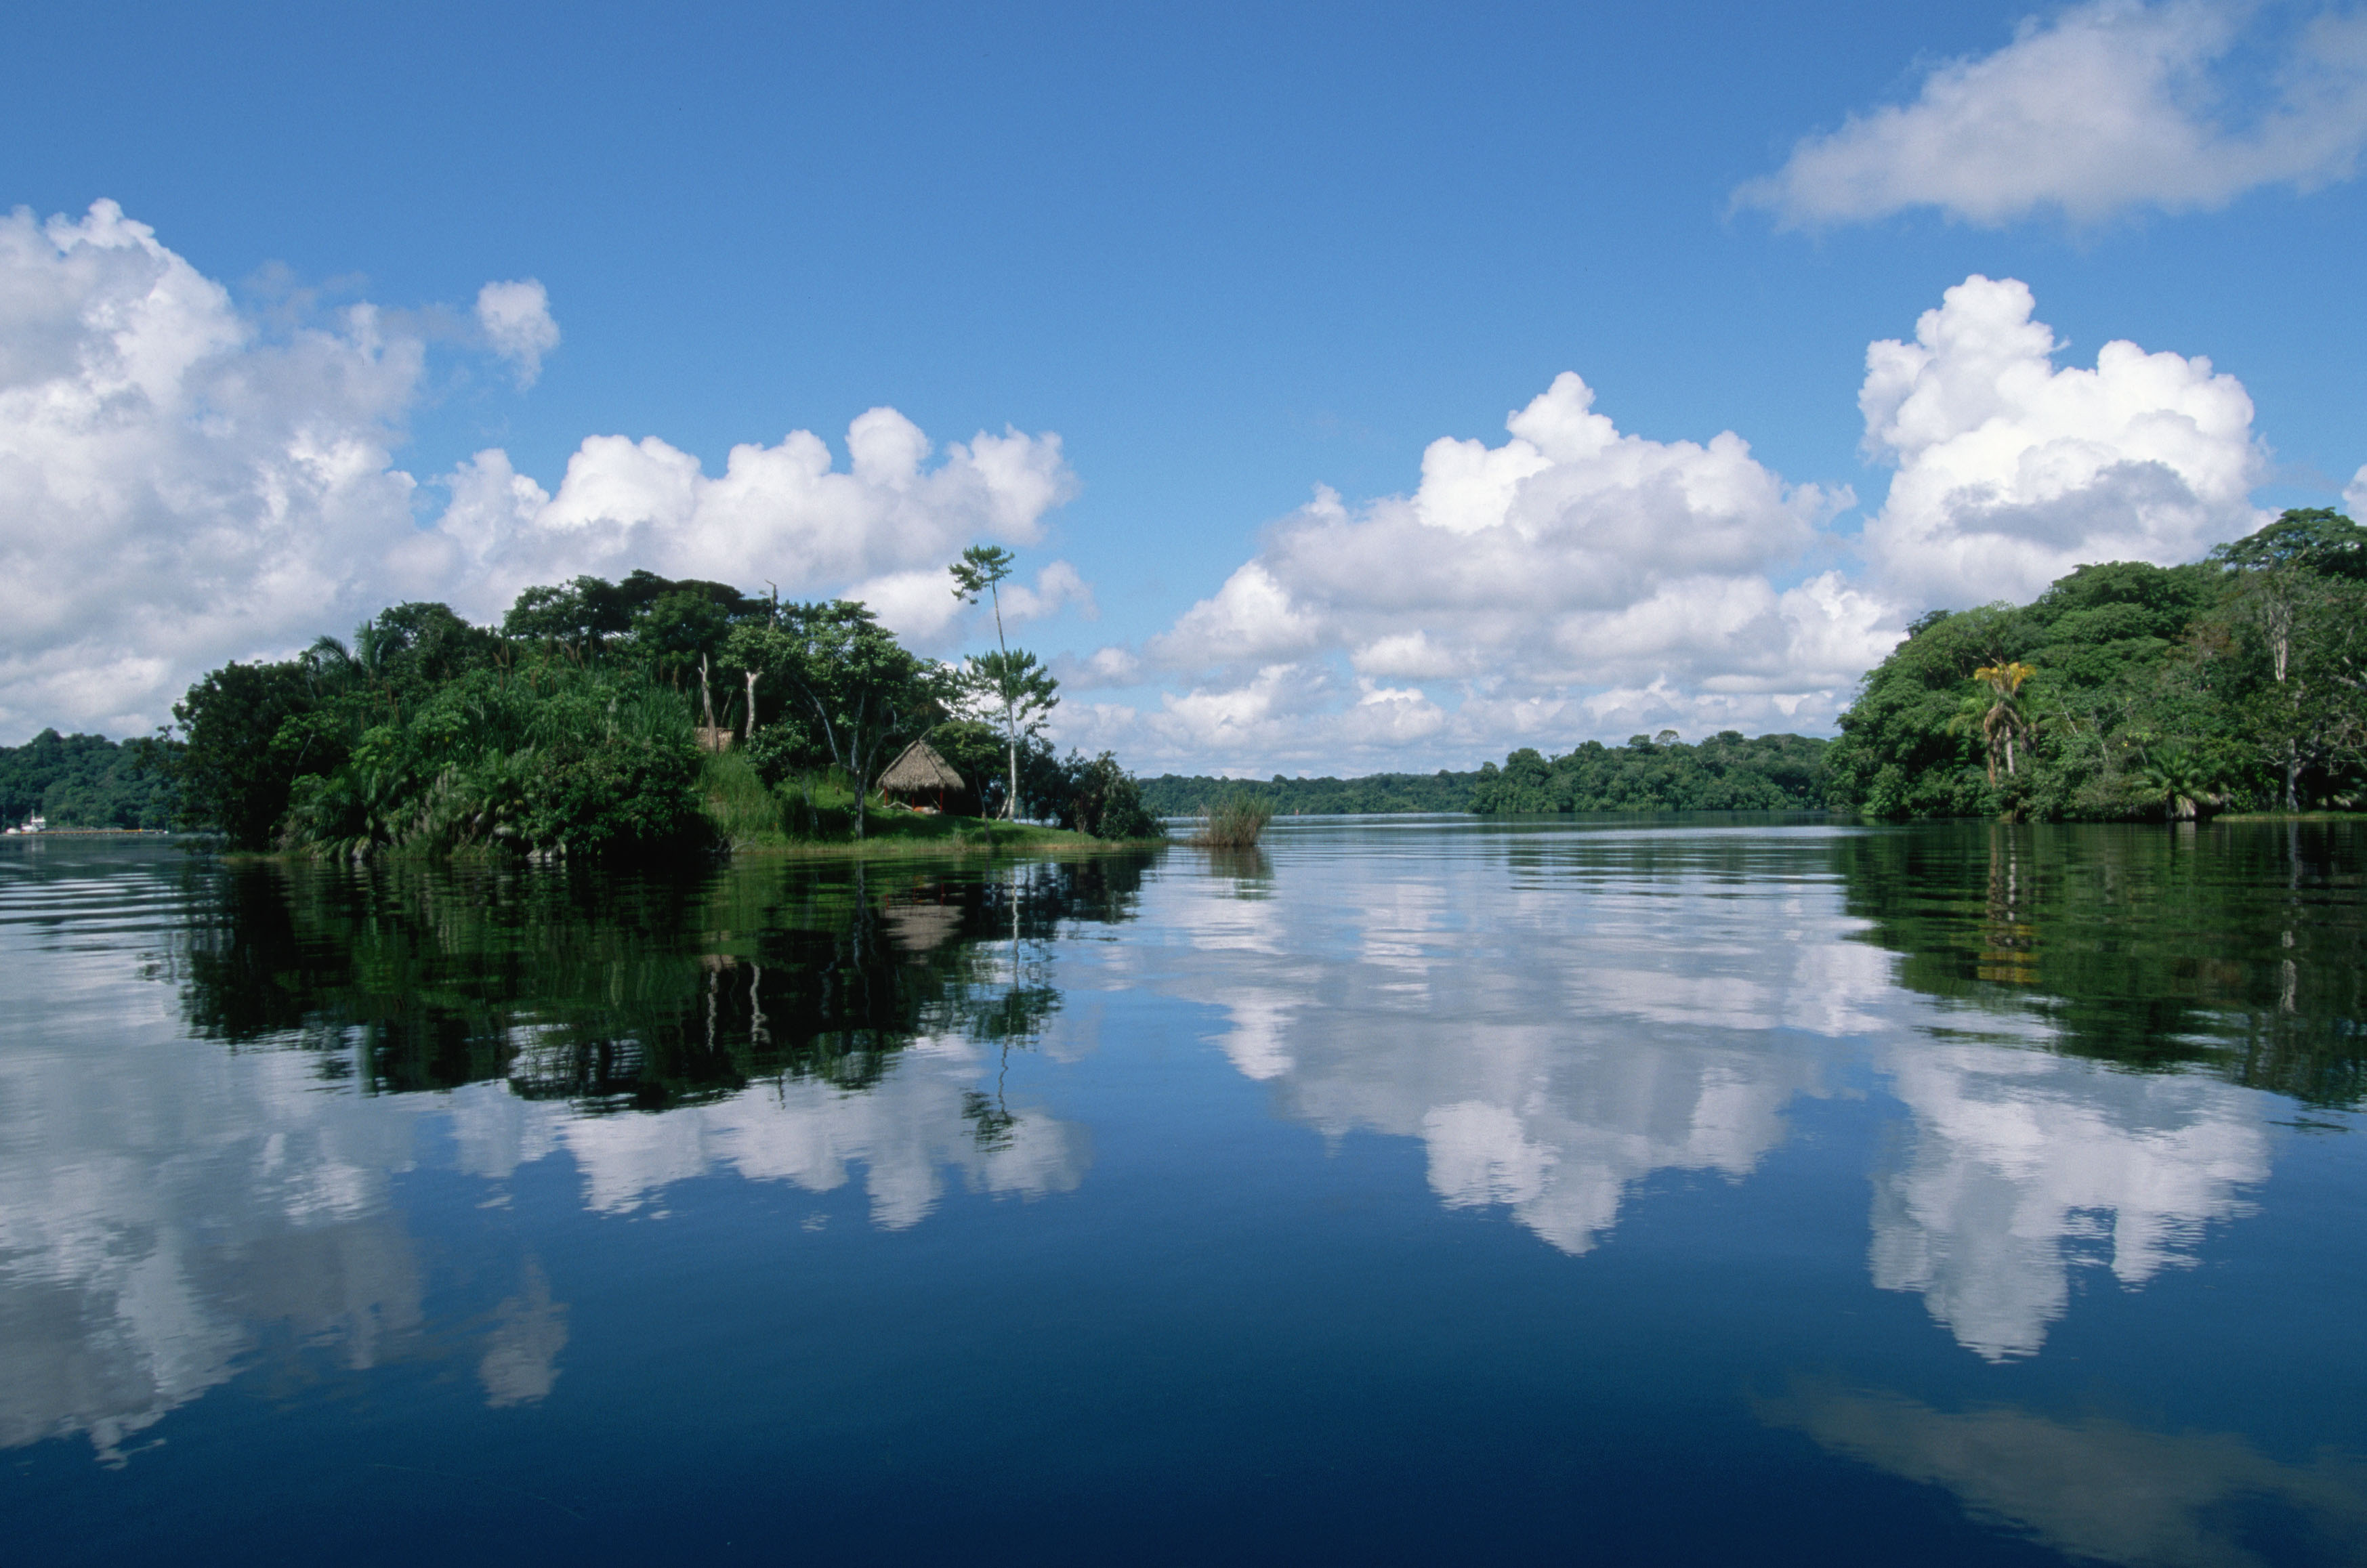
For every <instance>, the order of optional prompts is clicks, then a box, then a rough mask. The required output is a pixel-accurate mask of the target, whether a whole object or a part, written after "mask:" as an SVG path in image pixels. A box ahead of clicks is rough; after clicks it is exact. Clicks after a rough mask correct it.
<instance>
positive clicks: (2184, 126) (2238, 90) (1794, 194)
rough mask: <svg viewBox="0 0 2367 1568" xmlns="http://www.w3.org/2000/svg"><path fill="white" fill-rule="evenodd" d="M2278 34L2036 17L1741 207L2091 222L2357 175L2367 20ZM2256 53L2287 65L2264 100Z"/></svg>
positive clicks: (2193, 5)
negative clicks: (2245, 63)
mask: <svg viewBox="0 0 2367 1568" xmlns="http://www.w3.org/2000/svg"><path fill="white" fill-rule="evenodd" d="M2277 20H2278V15H2277V13H2276V12H2274V11H2271V10H2267V9H2264V8H2262V7H2259V6H2248V5H2236V4H2223V3H2216V0H2177V3H2172V4H2167V5H2151V6H2148V5H2144V4H2138V3H2135V0H2095V3H2093V4H2090V5H2085V6H2075V7H2073V8H2071V9H2069V10H2067V11H2065V12H2064V13H2062V14H2061V15H2060V16H2058V17H2055V18H2054V19H2053V20H2051V21H2045V22H2041V21H2039V20H2038V19H2036V18H2034V17H2033V18H2031V19H2028V20H2025V21H2024V22H2023V23H2022V25H2021V27H2020V28H2017V29H2016V31H2015V34H2014V39H2013V41H2012V42H2011V43H2010V44H2008V45H2007V46H2006V47H2004V48H2003V49H2000V50H1999V51H1996V52H1995V53H1992V54H1987V55H1982V56H1979V57H1977V58H1971V59H1959V60H1951V61H1948V62H1943V63H1942V64H1940V65H1938V66H1936V67H1935V68H1934V69H1932V70H1931V72H1930V73H1929V74H1928V75H1926V76H1925V78H1924V80H1923V83H1922V86H1921V89H1920V92H1918V93H1917V95H1916V96H1915V97H1914V99H1913V101H1912V102H1909V103H1905V104H1891V105H1885V106H1882V107H1877V108H1874V109H1872V110H1870V111H1868V112H1865V113H1863V114H1855V115H1852V116H1851V117H1850V118H1849V119H1848V121H1847V122H1846V123H1845V124H1844V125H1843V126H1842V127H1841V128H1840V130H1835V131H1832V132H1830V133H1829V134H1826V135H1821V136H1812V137H1809V138H1807V139H1806V140H1805V141H1801V142H1800V143H1799V145H1798V146H1796V147H1795V148H1794V149H1793V152H1792V155H1791V157H1790V158H1789V159H1788V160H1787V161H1786V162H1785V163H1784V166H1783V167H1782V168H1781V169H1779V170H1777V171H1776V172H1775V173H1774V174H1772V175H1768V176H1766V177H1765V178H1762V179H1759V180H1754V181H1752V182H1750V184H1748V185H1745V186H1743V187H1742V188H1741V189H1740V190H1739V191H1738V192H1737V193H1736V200H1737V202H1738V205H1742V206H1747V207H1756V208H1762V209H1767V210H1769V211H1771V212H1772V213H1773V214H1774V215H1775V216H1776V218H1777V219H1778V220H1779V221H1782V222H1784V223H1786V224H1791V225H1803V226H1806V225H1820V224H1829V223H1837V222H1850V221H1863V220H1871V219H1876V218H1882V217H1886V216H1888V215H1890V214H1893V213H1897V212H1901V211H1905V210H1907V209H1910V208H1933V209H1938V210H1940V211H1942V212H1943V213H1946V214H1947V215H1949V216H1950V217H1953V218H1957V219H1961V220H1967V221H1970V222H1974V223H1981V224H1999V223H2004V222H2008V221H2010V220H2015V219H2020V218H2024V217H2027V216H2029V215H2031V214H2032V213H2033V212H2037V211H2040V210H2044V209H2053V210H2058V211H2060V212H2062V213H2063V214H2065V215H2066V216H2067V217H2068V218H2070V219H2071V220H2074V221H2078V222H2092V221H2096V220H2102V219H2105V218H2108V217H2111V216H2112V215H2113V214H2116V213H2119V212H2122V211H2124V210H2128V209H2136V208H2154V209H2161V210H2165V211H2172V212H2176V211H2184V210H2191V209H2210V208H2216V207H2221V206H2224V205H2225V204H2226V203H2227V202H2229V201H2231V200H2233V199H2235V198H2236V197H2238V196H2241V195H2243V194H2244V193H2245V192H2247V191H2249V190H2253V189H2256V188H2259V187H2260V186H2271V185H2290V186H2296V187H2299V188H2302V189H2305V190H2306V189H2308V188H2311V187H2313V186H2320V185H2324V184H2326V183H2327V182H2330V181H2334V180H2340V179H2347V178H2349V177H2350V175H2351V173H2352V172H2353V170H2354V168H2355V166H2356V164H2357V161H2358V156H2359V152H2360V149H2361V146H2363V145H2367V16H2362V15H2361V14H2358V13H2350V14H2344V15H2331V14H2330V15H2326V16H2321V17H2317V18H2316V19H2314V20H2313V21H2311V22H2309V23H2308V24H2307V25H2306V26H2305V27H2302V28H2299V29H2298V31H2297V32H2296V33H2295V34H2294V36H2293V37H2292V38H2290V39H2275V38H2273V37H2271V36H2269V32H2268V29H2270V28H2273V27H2274V25H2275V24H2276V22H2277ZM2248 48H2249V49H2257V48H2267V49H2269V50H2271V51H2277V52H2278V53H2280V54H2281V56H2282V58H2281V62H2280V63H2279V65H2278V67H2277V68H2276V69H2275V70H2274V71H2273V72H2272V73H2271V78H2272V79H2271V82H2270V84H2269V85H2267V86H2266V87H2265V88H2263V89H2262V90H2259V91H2257V92H2255V91H2248V90H2246V89H2245V88H2244V87H2243V86H2242V85H2241V76H2242V73H2241V72H2240V71H2239V70H2238V69H2237V64H2236V61H2237V58H2238V57H2239V56H2240V55H2242V54H2243V53H2244V52H2246V51H2247V50H2248Z"/></svg>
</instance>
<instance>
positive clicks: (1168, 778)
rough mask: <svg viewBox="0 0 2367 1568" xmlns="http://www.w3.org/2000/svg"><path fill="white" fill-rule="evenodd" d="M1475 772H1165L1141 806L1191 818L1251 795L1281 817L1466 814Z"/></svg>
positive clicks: (1146, 784)
mask: <svg viewBox="0 0 2367 1568" xmlns="http://www.w3.org/2000/svg"><path fill="white" fill-rule="evenodd" d="M1478 777H1479V775H1478V774H1477V773H1448V772H1446V771H1445V770H1444V768H1442V769H1440V770H1439V771H1438V772H1437V773H1366V774H1365V775H1364V776H1363V777H1362V778H1353V779H1335V778H1320V779H1294V778H1285V777H1284V776H1283V775H1282V774H1280V773H1276V774H1275V775H1274V777H1273V778H1272V779H1270V780H1267V781H1265V782H1264V783H1260V782H1258V781H1257V780H1254V779H1249V780H1243V779H1217V778H1209V777H1207V776H1206V774H1194V775H1185V774H1182V773H1162V774H1161V775H1160V776H1159V777H1157V778H1155V779H1145V780H1143V781H1142V799H1143V804H1145V805H1146V806H1148V807H1150V809H1151V810H1152V811H1154V812H1156V813H1158V814H1159V815H1160V816H1161V817H1191V816H1195V815H1196V814H1198V813H1199V812H1201V811H1204V810H1206V809H1207V808H1208V807H1212V806H1214V805H1216V804H1217V802H1218V801H1221V800H1229V799H1232V798H1233V797H1235V796H1237V795H1248V796H1251V797H1253V798H1256V799H1259V800H1263V801H1265V802H1266V803H1267V804H1268V805H1271V806H1272V807H1274V815H1275V816H1277V817H1293V816H1308V817H1316V816H1332V815H1351V816H1353V815H1368V814H1371V813H1374V812H1381V811H1468V810H1470V809H1471V785H1472V784H1473V783H1474V782H1476V781H1477V780H1478Z"/></svg>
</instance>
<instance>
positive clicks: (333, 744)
mask: <svg viewBox="0 0 2367 1568" xmlns="http://www.w3.org/2000/svg"><path fill="white" fill-rule="evenodd" d="M989 586H991V584H990V585H989ZM1022 660H1025V655H1021V654H1017V653H1014V654H1012V655H1008V656H1005V658H1004V659H1003V660H1002V663H1001V664H1000V666H992V667H990V673H989V674H988V675H986V676H984V677H981V676H980V673H979V672H978V671H977V670H976V668H974V667H972V668H957V667H953V666H948V665H944V664H940V663H937V662H935V661H934V660H925V659H922V658H920V657H919V656H917V655H915V654H913V653H912V652H911V651H910V650H909V649H905V648H904V647H903V646H902V645H901V644H900V643H899V642H898V641H897V640H896V638H895V637H893V636H892V635H891V634H890V633H889V631H888V630H887V629H886V628H885V627H883V626H880V625H879V624H878V620H877V619H876V618H875V617H874V616H873V615H872V614H871V612H870V611H868V610H867V609H866V608H865V607H864V606H862V605H861V604H852V603H848V602H845V601H832V602H828V603H822V604H782V603H779V602H777V601H776V600H773V599H770V598H759V597H754V596H752V595H748V594H744V593H742V592H740V591H739V590H737V589H735V588H732V587H730V586H729V585H727V584H723V583H719V582H704V581H673V580H669V579H665V578H662V577H658V576H656V575H655V574H653V573H650V572H646V571H637V572H634V573H633V574H632V575H631V576H629V577H628V578H626V579H625V580H624V581H621V582H609V581H605V580H603V579H599V578H593V577H580V578H577V579H576V580H575V581H572V582H571V583H566V584H562V585H559V586H553V587H537V588H530V589H528V590H527V591H526V592H524V593H522V594H520V595H519V597H518V599H517V601H516V603H515V604H514V605H513V606H512V607H511V609H510V611H509V613H508V614H507V615H506V616H504V619H503V621H502V624H501V626H499V627H497V628H496V627H486V626H471V625H470V624H469V623H468V622H467V621H465V620H463V619H462V618H461V617H460V616H459V615H456V614H454V613H453V612H452V611H451V610H450V609H449V608H447V606H445V605H442V604H398V605H396V606H394V607H392V608H391V609H389V610H387V611H385V612H383V613H382V614H380V615H379V616H377V617H376V618H375V619H374V620H371V621H369V622H368V623H366V624H365V625H364V626H361V627H360V628H359V629H358V630H357V632H356V633H355V635H354V637H353V640H352V642H351V643H350V644H347V643H344V642H340V641H338V640H337V639H336V638H334V637H322V638H321V639H320V640H319V641H317V642H315V643H314V644H313V645H312V646H311V648H310V649H306V650H305V651H304V652H303V653H302V654H300V655H299V656H298V657H296V658H294V659H289V660H278V661H276V662H258V663H253V664H230V665H226V666H224V667H223V668H222V669H220V670H217V671H212V672H211V673H210V674H209V675H207V676H206V677H205V678H204V679H203V680H201V681H199V682H198V683H197V684H196V685H194V686H192V687H191V688H190V689H189V693H188V695H187V697H186V698H185V699H184V700H183V701H182V702H181V703H179V704H177V705H176V706H175V708H174V710H173V713H174V718H175V720H176V730H177V734H176V737H175V738H174V739H172V740H170V741H168V742H166V743H165V750H166V752H167V761H168V766H169V772H170V773H171V775H172V778H173V780H174V782H175V783H176V784H177V785H178V789H179V801H178V815H179V820H180V821H181V822H182V823H183V824H184V825H186V826H190V827H198V828H206V829H214V830H218V831H220V832H221V833H222V834H224V835H225V836H226V837H227V838H228V839H229V840H230V841H231V842H232V844H234V845H236V846H238V847H241V848H244V849H258V850H259V849H280V850H286V851H292V852H313V853H324V854H334V855H350V854H361V853H368V852H373V851H378V850H387V849H394V850H404V851H418V852H453V851H459V850H470V849H474V850H495V851H503V852H520V853H540V852H561V853H568V852H573V853H582V852H606V851H618V850H649V849H656V848H660V847H668V846H670V847H676V848H680V847H685V846H694V845H700V844H707V843H713V842H717V841H719V840H720V841H730V842H742V843H746V842H763V841H783V840H827V839H836V838H845V837H849V836H853V837H857V838H859V837H862V836H864V835H865V834H866V831H867V830H868V829H869V828H870V826H871V824H872V822H873V819H874V818H875V816H876V815H877V814H878V812H879V810H880V809H881V808H882V805H883V803H882V802H880V800H879V799H878V795H877V791H876V786H877V784H878V780H879V778H880V775H881V773H883V771H884V770H886V768H887V767H888V766H889V763H890V762H892V761H894V760H895V758H896V757H897V756H898V755H899V754H900V752H901V751H902V750H904V748H905V747H906V746H908V745H909V744H910V743H911V742H912V741H913V740H914V739H921V738H924V737H926V738H931V739H933V740H934V743H936V744H937V745H938V747H939V749H940V750H941V751H943V752H944V753H945V754H946V757H947V758H948V760H949V761H952V763H953V765H954V766H955V767H956V768H957V770H958V771H959V772H960V773H962V775H963V778H964V779H965V781H966V782H968V783H969V784H971V785H972V789H971V792H970V793H969V794H968V795H967V796H964V797H957V798H956V799H955V800H953V801H950V802H948V803H947V804H948V805H949V806H951V807H957V808H961V809H967V810H969V811H976V812H982V813H985V814H988V815H993V814H996V813H998V812H1000V811H1001V810H1002V808H1003V807H1004V806H1005V803H1006V798H1007V796H1008V794H1009V788H1008V781H1009V779H1010V778H1011V776H1012V775H1013V774H1014V773H1015V774H1016V777H1017V781H1018V784H1019V787H1020V795H1021V798H1020V800H1019V802H1018V810H1017V812H1016V815H1018V816H1024V817H1034V818H1039V819H1049V820H1052V821H1056V822H1058V823H1059V825H1060V826H1062V827H1065V828H1072V829H1079V830H1082V831H1085V832H1089V833H1094V834H1096V835H1099V836H1103V837H1110V838H1131V837H1138V836H1143V835H1147V834H1150V833H1152V832H1155V830H1156V824H1155V822H1154V821H1153V820H1152V819H1151V818H1150V816H1149V814H1148V813H1147V812H1145V811H1144V810H1143V809H1142V807H1141V805H1140V801H1139V797H1138V793H1137V789H1136V785H1135V782H1134V780H1133V779H1132V778H1131V776H1130V775H1128V774H1127V773H1126V772H1125V770H1124V769H1122V768H1120V767H1119V766H1118V765H1117V764H1116V761H1115V760H1114V759H1112V758H1110V757H1108V756H1106V755H1104V756H1103V757H1100V758H1085V757H1082V756H1077V755H1073V754H1072V755H1071V756H1070V757H1068V758H1065V759H1062V758H1059V757H1055V756H1054V755H1053V754H1052V753H1051V750H1050V748H1049V747H1048V746H1047V745H1046V744H1045V743H1044V741H1043V740H1042V739H1041V737H1040V735H1038V734H1036V730H1037V729H1039V728H1040V727H1041V726H1040V717H1041V715H1042V713H1043V712H1045V711H1048V708H1049V706H1050V704H1051V701H1052V700H1053V699H1052V691H1051V682H1049V680H1048V677H1045V676H1043V675H1042V674H1041V672H1040V671H1036V670H1035V669H1034V668H1033V664H1032V660H1027V661H1026V662H1025V663H1024V664H1023V663H1022V662H1021V661H1022ZM973 663H974V664H975V661H973ZM996 669H999V670H1000V671H1002V672H1004V673H1006V674H1007V673H1008V672H1009V671H1012V670H1014V669H1016V670H1017V671H1018V676H1019V680H1020V682H1021V683H1022V684H1023V685H1024V686H1025V690H1026V691H1027V692H1029V693H1032V694H1033V699H1032V700H1033V701H1034V710H1033V713H1032V715H1031V716H1028V717H1027V718H1026V719H1025V722H1018V721H1010V722H1006V723H1005V724H1002V725H997V724H994V723H992V722H991V717H993V716H1004V717H1006V719H1007V720H1008V718H1009V714H1010V709H1009V708H1008V707H1007V705H1006V704H1005V693H1004V692H1003V690H1002V687H1001V686H998V685H997V684H996V683H995V677H994V673H993V671H995V670H996ZM719 747H721V748H723V749H721V750H718V748H719ZM1014 751H1016V752H1017V759H1016V763H1015V765H1014V761H1013V758H1012V755H1011V754H1012V753H1013V752H1014ZM858 801H862V802H864V803H865V804H864V805H863V806H862V807H860V808H858V806H857V802H858Z"/></svg>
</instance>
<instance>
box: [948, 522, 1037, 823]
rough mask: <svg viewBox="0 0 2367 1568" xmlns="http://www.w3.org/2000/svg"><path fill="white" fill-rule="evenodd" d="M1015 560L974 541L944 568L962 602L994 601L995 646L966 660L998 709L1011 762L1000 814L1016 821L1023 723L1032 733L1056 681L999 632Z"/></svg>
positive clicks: (978, 686)
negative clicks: (1004, 586) (1013, 648)
mask: <svg viewBox="0 0 2367 1568" xmlns="http://www.w3.org/2000/svg"><path fill="white" fill-rule="evenodd" d="M1017 560H1018V558H1017V557H1016V556H1014V555H1013V554H1012V553H1011V552H1010V551H1009V550H1006V549H1004V548H1003V547H1002V546H1000V545H972V546H971V547H969V548H968V549H966V550H964V551H963V552H962V558H961V559H959V560H957V561H956V562H954V563H953V565H951V566H949V567H947V568H946V570H947V571H949V572H951V573H952V574H953V579H954V597H955V598H957V599H958V600H960V601H961V602H962V603H963V604H977V603H978V599H979V595H980V594H981V593H983V594H985V595H986V596H987V600H988V602H989V603H990V604H992V605H993V606H994V647H995V651H994V652H992V653H984V654H980V655H979V656H978V657H977V658H975V659H973V660H970V661H969V662H970V669H971V671H973V681H974V689H976V690H977V691H979V692H980V694H982V695H984V696H985V697H986V698H987V700H988V701H989V702H991V704H993V705H996V706H999V707H1000V708H1002V743H1003V750H1004V754H1005V757H1006V758H1007V760H1008V764H1009V768H1010V781H1009V788H1008V790H1007V792H1006V793H1005V795H1004V796H1003V814H1004V815H1005V816H1007V817H1009V818H1012V819H1013V820H1014V821H1016V820H1017V819H1018V817H1019V737H1020V735H1021V733H1022V731H1023V728H1024V729H1025V733H1026V734H1028V735H1031V736H1032V735H1034V734H1036V731H1037V730H1038V729H1040V728H1042V720H1043V719H1044V717H1045V716H1047V715H1048V714H1049V713H1050V712H1051V711H1052V708H1053V706H1054V705H1056V704H1057V703H1058V702H1059V698H1058V697H1057V696H1055V695H1053V692H1054V690H1055V689H1056V688H1057V687H1058V685H1059V682H1056V681H1054V680H1053V679H1052V677H1051V674H1050V673H1049V672H1048V671H1045V670H1044V669H1042V668H1041V667H1040V666H1039V665H1037V664H1036V656H1035V655H1033V654H1031V653H1027V652H1025V651H1022V652H1020V653H1017V654H1014V653H1013V652H1012V651H1011V644H1010V643H1009V641H1008V640H1006V639H1005V637H1003V633H1002V587H1001V584H1002V582H1003V581H1004V580H1005V579H1007V578H1009V577H1010V575H1011V570H1012V568H1013V566H1014V564H1016V562H1017ZM1023 720H1032V723H1024V722H1023Z"/></svg>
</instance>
